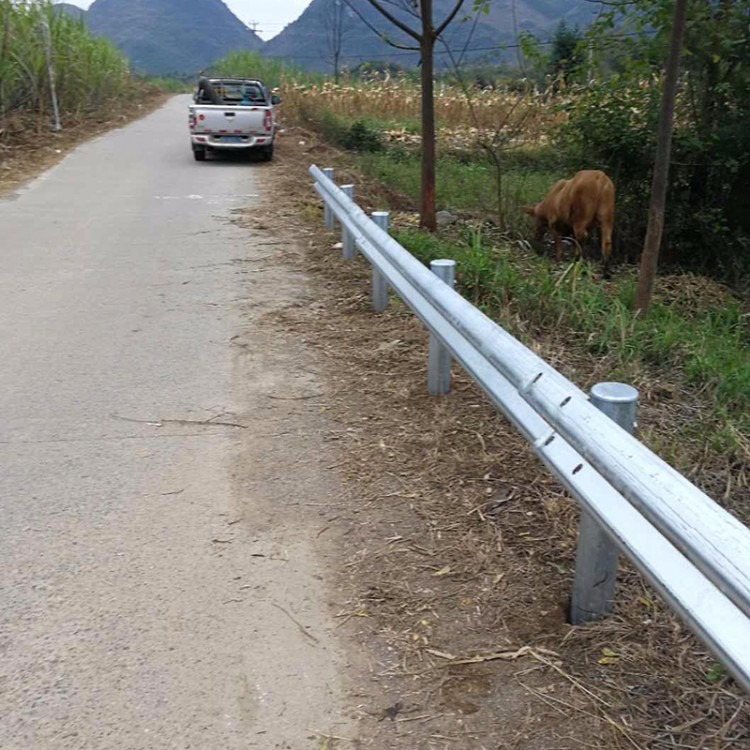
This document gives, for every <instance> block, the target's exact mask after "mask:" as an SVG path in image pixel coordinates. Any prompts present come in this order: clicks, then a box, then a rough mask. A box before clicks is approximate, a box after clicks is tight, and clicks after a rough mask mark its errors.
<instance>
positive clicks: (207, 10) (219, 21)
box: [85, 0, 263, 74]
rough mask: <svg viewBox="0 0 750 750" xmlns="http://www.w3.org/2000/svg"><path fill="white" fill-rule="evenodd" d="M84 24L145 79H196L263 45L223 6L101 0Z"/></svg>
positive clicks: (215, 0)
mask: <svg viewBox="0 0 750 750" xmlns="http://www.w3.org/2000/svg"><path fill="white" fill-rule="evenodd" d="M85 18H86V24H87V25H88V27H89V29H90V30H91V31H92V32H93V33H94V34H98V35H100V36H103V37H106V38H108V39H110V40H111V41H112V42H113V43H114V44H115V45H116V46H117V47H119V49H121V50H122V51H123V52H124V53H125V55H127V57H128V58H129V59H130V61H131V63H132V66H133V68H134V69H135V70H138V71H141V72H146V73H157V74H167V73H195V72H198V71H199V70H201V69H203V68H205V67H207V66H208V65H210V64H211V63H212V62H214V61H215V60H218V59H219V58H221V57H223V56H224V55H225V54H226V53H227V52H231V51H233V50H240V49H259V48H260V47H261V46H262V45H263V41H262V40H261V38H260V37H259V36H258V35H257V34H255V33H254V32H252V31H250V29H248V28H247V27H246V26H245V25H244V24H243V23H242V21H240V20H239V19H238V18H237V17H236V16H235V15H234V14H233V13H232V12H231V11H230V10H229V8H227V6H226V5H224V3H223V2H221V0H96V1H95V2H94V3H93V5H92V6H91V7H90V8H89V10H88V12H87V13H86V16H85Z"/></svg>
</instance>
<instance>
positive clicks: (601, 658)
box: [271, 133, 750, 750]
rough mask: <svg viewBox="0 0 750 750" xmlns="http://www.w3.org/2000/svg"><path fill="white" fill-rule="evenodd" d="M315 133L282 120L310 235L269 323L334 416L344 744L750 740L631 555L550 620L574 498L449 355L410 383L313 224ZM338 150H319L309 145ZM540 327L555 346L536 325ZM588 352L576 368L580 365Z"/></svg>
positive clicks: (393, 329)
mask: <svg viewBox="0 0 750 750" xmlns="http://www.w3.org/2000/svg"><path fill="white" fill-rule="evenodd" d="M301 142H302V143H304V145H300V143H301ZM320 148H324V147H318V146H316V145H315V144H311V143H310V140H309V135H304V136H300V135H298V134H297V133H291V134H287V136H286V137H285V138H284V139H283V140H282V141H281V144H280V149H279V156H280V159H279V162H278V163H277V164H276V168H275V169H274V171H273V172H272V173H271V178H272V181H273V184H274V185H275V190H274V197H273V200H274V202H275V205H276V206H277V208H278V206H279V202H280V201H282V200H283V202H284V206H283V208H284V214H285V218H284V223H285V225H286V231H289V227H288V224H289V217H297V222H298V223H297V229H298V231H299V233H300V234H302V233H304V235H305V236H307V237H308V239H309V249H308V250H307V251H306V253H305V254H304V256H302V257H300V256H298V255H296V254H294V253H292V254H289V255H286V256H284V259H285V260H286V261H287V262H292V263H303V264H304V265H305V267H306V268H307V269H308V270H310V271H311V272H312V275H313V279H314V284H315V288H316V296H317V301H316V302H315V304H314V305H313V306H312V307H310V308H299V309H294V308H293V309H290V310H288V311H287V312H286V313H285V314H284V315H283V316H281V317H280V318H279V319H278V320H277V323H278V324H279V325H282V326H284V327H285V328H287V329H290V330H294V331H298V332H299V333H300V335H304V337H305V339H306V341H307V342H308V344H309V345H310V346H313V347H315V348H316V349H317V350H318V352H319V355H320V358H321V361H322V362H323V363H325V364H326V365H327V366H328V369H329V373H330V379H331V383H332V386H331V390H330V392H329V393H328V394H327V395H326V397H325V398H323V399H321V403H320V404H317V405H316V408H322V409H325V410H326V411H327V412H328V413H329V415H330V417H331V419H332V420H333V423H334V424H335V429H334V430H333V431H332V432H331V434H330V435H329V437H328V439H329V440H331V441H334V442H335V443H336V444H337V445H338V446H339V447H340V455H341V459H340V466H339V467H338V468H339V469H340V470H341V471H343V473H344V474H345V476H346V478H347V480H348V487H349V490H350V495H351V497H350V498H349V499H348V500H345V501H341V502H338V503H337V501H335V500H334V499H332V503H333V504H334V506H333V507H334V508H335V513H336V514H338V519H339V520H338V523H341V524H342V526H343V527H344V528H345V532H344V537H343V539H344V546H343V548H342V555H343V557H344V559H345V568H344V571H345V572H344V575H343V576H342V581H341V584H342V587H343V590H344V591H345V592H346V596H347V598H348V603H347V605H346V607H345V608H344V609H343V610H342V611H341V612H340V619H341V623H342V625H341V627H342V631H344V632H346V633H349V634H350V635H351V636H352V637H353V638H354V639H355V640H356V641H357V642H366V643H368V648H367V654H368V658H369V659H370V660H371V664H372V674H371V681H370V682H369V683H368V684H365V685H362V686H361V690H362V693H361V698H360V702H361V705H360V718H361V720H362V727H363V739H362V740H361V742H360V746H361V747H373V748H383V747H388V748H391V750H401V749H402V748H403V749H404V750H405V749H406V748H409V749H410V750H421V749H424V750H428V749H429V750H438V748H441V749H442V748H466V749H467V750H468V749H469V748H471V749H472V750H473V749H475V748H493V749H494V748H517V749H518V750H524V749H528V750H531V749H534V750H542V749H544V750H553V749H563V748H581V747H596V748H605V747H606V748H643V749H644V750H645V749H646V748H649V749H650V750H662V749H664V750H666V748H675V747H677V748H696V749H697V748H702V749H703V750H724V749H725V748H730V747H731V748H736V747H742V746H746V745H747V746H750V712H749V711H748V705H747V702H746V699H745V696H744V695H743V694H742V692H741V691H740V689H739V688H738V687H737V686H736V685H735V684H734V683H733V681H732V680H730V679H729V678H727V677H724V676H722V675H721V673H720V671H718V670H717V669H716V668H715V665H714V659H713V658H712V657H711V656H710V655H709V654H707V653H706V651H705V650H704V649H703V648H702V646H701V645H700V644H699V643H698V642H697V641H696V639H695V638H694V637H693V636H692V635H691V634H690V633H689V632H688V631H687V630H686V629H685V628H684V627H683V626H682V625H681V623H680V622H679V621H678V620H677V618H676V617H675V616H674V615H673V614H672V613H671V611H670V610H669V609H668V608H667V607H666V606H665V605H664V604H663V603H662V602H661V601H660V600H659V599H658V597H657V596H656V595H655V594H654V593H653V592H652V591H651V590H650V589H649V588H648V587H647V586H646V585H645V584H644V583H643V581H642V580H641V579H640V577H639V576H638V575H637V574H636V573H635V572H634V571H633V570H632V569H630V567H629V566H627V565H624V566H623V568H622V571H621V578H620V584H619V590H618V597H617V606H616V612H615V614H614V616H613V617H611V618H609V619H608V620H606V621H605V622H602V623H600V624H597V625H592V626H587V627H583V628H575V627H571V626H570V625H568V624H567V623H566V620H565V615H566V608H567V600H568V596H569V591H570V584H571V576H572V566H573V554H574V548H575V540H576V528H577V509H576V507H575V504H574V503H573V502H572V501H571V499H570V498H569V497H567V496H566V494H565V493H564V492H563V491H562V490H561V488H560V487H559V486H557V485H556V483H555V482H554V481H553V480H552V479H551V478H550V477H549V476H548V475H547V474H546V473H545V471H544V470H543V468H542V467H541V466H540V465H539V464H538V463H537V461H536V460H535V459H534V457H533V456H532V455H531V453H530V451H529V449H528V447H527V446H526V445H525V443H524V441H523V440H522V438H520V436H519V435H517V434H516V433H515V431H514V430H513V429H512V428H511V427H510V425H509V424H508V423H507V422H506V421H505V420H504V418H503V417H501V416H500V415H498V414H497V413H496V412H495V410H494V409H493V408H492V407H491V406H490V405H489V404H488V402H487V400H486V399H485V398H484V396H483V395H481V394H480V393H478V392H477V390H476V388H475V387H474V386H473V385H472V384H471V383H470V382H469V381H468V380H467V378H466V377H465V376H464V375H463V374H462V373H460V372H458V373H456V376H455V379H454V386H453V391H452V393H451V395H449V396H448V397H445V398H440V399H435V398H431V397H429V396H427V395H426V392H425V353H426V352H425V344H426V336H425V333H424V331H423V330H422V328H421V326H420V324H418V322H417V321H416V320H415V319H414V317H413V316H412V315H411V314H410V313H408V312H407V311H406V310H405V309H404V307H403V306H402V305H401V304H399V303H398V302H392V303H391V306H390V308H389V310H388V311H387V312H386V313H385V314H383V315H380V316H374V315H373V314H372V313H371V312H370V309H369V290H368V280H369V273H368V270H367V268H366V265H365V263H364V262H363V261H362V259H361V258H359V259H358V260H356V261H355V262H353V263H349V264H345V263H344V262H342V261H341V260H340V259H339V251H337V250H336V249H334V248H333V244H334V242H335V241H336V237H333V236H331V235H330V234H327V233H325V232H323V231H322V230H319V229H318V226H319V221H320V207H319V205H318V204H317V202H316V200H315V199H314V196H313V194H312V192H311V191H310V190H309V188H308V185H307V183H308V180H307V179H306V174H305V170H306V168H307V166H308V165H309V163H310V162H311V161H313V160H316V159H317V158H318V157H319V156H320ZM311 154H316V156H315V157H313V156H312V155H311ZM336 158H337V157H335V156H334V155H333V153H332V152H330V151H328V150H327V149H326V164H329V163H333V164H335V161H336ZM337 168H338V169H337V171H338V172H339V175H340V176H341V178H342V179H344V178H347V179H348V178H350V177H352V175H351V174H347V173H346V167H345V165H344V164H343V163H342V162H340V163H339V164H338V165H337ZM359 185H360V183H359V182H358V194H359V195H360V196H361V199H362V200H363V201H364V202H365V203H367V201H368V198H369V197H370V195H373V194H374V192H373V193H370V192H369V191H368V190H367V189H366V188H365V187H364V186H362V187H360V186H359ZM368 208H371V206H368ZM310 222H315V223H314V224H311V223H310ZM280 231H281V228H280ZM538 344H539V348H540V350H541V352H542V354H543V355H546V354H547V353H549V354H550V355H552V358H553V359H554V358H555V357H560V356H563V355H561V354H560V344H559V342H557V341H555V340H553V339H552V338H551V337H549V338H546V339H545V338H542V339H541V340H540V341H539V342H538ZM568 361H569V358H568ZM342 363H345V366H342ZM597 364H598V363H597V362H596V360H595V359H594V358H591V359H588V360H587V359H579V360H577V361H576V362H575V367H576V370H577V371H578V372H579V374H582V376H583V377H584V378H586V377H587V376H588V374H589V373H590V372H592V371H593V370H595V369H596V367H597ZM657 424H658V420H657ZM477 657H479V658H477Z"/></svg>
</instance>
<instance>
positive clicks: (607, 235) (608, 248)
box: [599, 220, 612, 279]
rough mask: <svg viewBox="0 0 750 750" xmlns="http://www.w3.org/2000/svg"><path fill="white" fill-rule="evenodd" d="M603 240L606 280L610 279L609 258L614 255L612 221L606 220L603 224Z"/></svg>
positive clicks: (601, 230)
mask: <svg viewBox="0 0 750 750" xmlns="http://www.w3.org/2000/svg"><path fill="white" fill-rule="evenodd" d="M599 231H600V232H601V240H602V258H603V259H604V263H603V264H602V265H603V273H604V278H605V279H608V278H609V258H610V255H611V254H612V221H608V220H604V221H602V222H601V225H600V230H599Z"/></svg>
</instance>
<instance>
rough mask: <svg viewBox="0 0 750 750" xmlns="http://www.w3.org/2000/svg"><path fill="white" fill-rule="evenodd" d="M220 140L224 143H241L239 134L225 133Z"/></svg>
mask: <svg viewBox="0 0 750 750" xmlns="http://www.w3.org/2000/svg"><path fill="white" fill-rule="evenodd" d="M222 140H223V141H224V142H225V143H242V136H241V135H225V136H224V137H223V138H222Z"/></svg>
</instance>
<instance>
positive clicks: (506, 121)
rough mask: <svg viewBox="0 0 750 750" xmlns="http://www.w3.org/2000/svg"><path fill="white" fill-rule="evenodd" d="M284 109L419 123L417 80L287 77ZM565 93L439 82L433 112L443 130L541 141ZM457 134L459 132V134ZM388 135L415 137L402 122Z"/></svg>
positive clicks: (293, 117)
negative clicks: (346, 80) (337, 80)
mask: <svg viewBox="0 0 750 750" xmlns="http://www.w3.org/2000/svg"><path fill="white" fill-rule="evenodd" d="M281 89H282V92H283V98H284V108H285V113H288V117H289V119H290V120H298V121H299V119H303V118H298V117H297V116H296V115H297V114H303V113H305V112H310V108H311V107H314V109H315V111H327V112H329V113H330V114H332V115H334V116H338V117H341V118H345V119H348V120H356V119H362V118H365V119H367V118H372V119H377V120H380V121H390V122H393V123H415V124H416V123H419V121H420V112H421V99H420V92H419V86H418V85H417V84H415V83H412V82H411V81H409V80H408V79H406V78H403V77H391V78H386V79H384V80H373V81H367V80H363V81H358V82H356V83H344V84H334V83H333V82H331V81H326V82H324V83H321V84H306V83H299V82H297V81H294V80H287V81H285V82H284V84H283V85H282V87H281ZM566 101H567V99H566V97H565V96H563V95H554V94H553V93H552V91H551V90H544V91H543V90H539V89H537V88H536V87H533V86H529V87H527V88H526V89H525V90H523V91H513V90H511V89H509V88H502V89H480V88H476V87H474V88H467V89H463V88H461V87H460V86H456V85H450V84H446V83H441V84H438V86H437V88H436V91H435V117H436V121H437V125H438V129H439V130H440V131H441V132H443V133H444V134H445V135H446V136H448V135H450V136H454V137H455V136H458V137H463V138H467V137H472V136H476V134H477V133H492V132H497V131H499V130H512V131H521V130H522V131H523V137H524V140H525V141H526V142H529V143H540V142H544V140H545V138H546V133H548V132H550V131H551V129H552V127H553V126H554V125H555V124H557V123H559V122H560V121H561V120H562V119H564V117H565V115H564V106H563V105H564V104H565V103H566ZM460 134H463V135H462V136H461V135H460ZM386 135H387V136H388V137H389V139H391V140H406V141H413V140H414V139H417V140H418V135H416V134H415V133H414V132H410V131H409V130H408V129H406V128H402V129H399V128H394V129H393V130H392V131H389V133H387V134H386Z"/></svg>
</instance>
